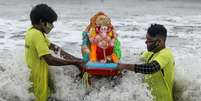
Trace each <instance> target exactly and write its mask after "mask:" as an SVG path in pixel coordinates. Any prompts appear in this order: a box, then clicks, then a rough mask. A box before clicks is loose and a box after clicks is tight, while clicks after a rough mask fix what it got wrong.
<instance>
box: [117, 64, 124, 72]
mask: <svg viewBox="0 0 201 101" xmlns="http://www.w3.org/2000/svg"><path fill="white" fill-rule="evenodd" d="M124 69H126V64H121V63H119V64H118V66H117V70H119V71H122V70H124Z"/></svg>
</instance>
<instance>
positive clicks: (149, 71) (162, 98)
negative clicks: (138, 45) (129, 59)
mask: <svg viewBox="0 0 201 101" xmlns="http://www.w3.org/2000/svg"><path fill="white" fill-rule="evenodd" d="M166 37H167V30H166V28H165V27H164V26H163V25H160V24H152V25H151V26H150V27H149V28H148V31H147V35H146V42H145V43H146V45H147V51H146V52H144V53H143V54H142V59H143V60H144V61H145V63H144V64H119V66H118V69H120V70H122V69H127V70H131V71H134V72H136V73H143V74H145V82H146V83H147V84H148V85H149V87H150V88H151V89H150V90H151V93H152V95H153V96H154V101H173V95H172V94H173V92H172V89H173V83H174V65H175V61H174V56H173V53H172V51H171V49H170V48H166V46H165V41H166Z"/></svg>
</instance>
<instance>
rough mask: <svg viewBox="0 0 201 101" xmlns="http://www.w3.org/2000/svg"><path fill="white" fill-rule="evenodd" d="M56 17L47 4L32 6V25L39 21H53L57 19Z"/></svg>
mask: <svg viewBox="0 0 201 101" xmlns="http://www.w3.org/2000/svg"><path fill="white" fill-rule="evenodd" d="M57 17H58V16H57V14H56V12H55V11H54V10H53V9H52V8H51V7H49V6H48V5H47V4H38V5H36V6H35V7H34V8H32V10H31V13H30V19H31V23H32V25H34V24H39V23H40V22H41V21H42V22H49V23H53V22H54V21H56V20H57Z"/></svg>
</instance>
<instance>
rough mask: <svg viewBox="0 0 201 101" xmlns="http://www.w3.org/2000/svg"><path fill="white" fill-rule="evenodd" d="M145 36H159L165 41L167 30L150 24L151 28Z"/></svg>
mask: <svg viewBox="0 0 201 101" xmlns="http://www.w3.org/2000/svg"><path fill="white" fill-rule="evenodd" d="M147 34H149V35H150V36H151V37H156V36H159V37H161V38H163V39H164V41H165V40H166V37H167V30H166V28H165V27H164V26H163V25H160V24H151V26H150V27H149V28H148V30H147Z"/></svg>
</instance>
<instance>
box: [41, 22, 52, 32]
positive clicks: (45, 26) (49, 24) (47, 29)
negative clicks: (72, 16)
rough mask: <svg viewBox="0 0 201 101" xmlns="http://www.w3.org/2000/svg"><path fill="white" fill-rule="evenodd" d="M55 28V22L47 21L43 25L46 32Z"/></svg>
mask: <svg viewBox="0 0 201 101" xmlns="http://www.w3.org/2000/svg"><path fill="white" fill-rule="evenodd" d="M53 28H54V25H53V23H49V22H46V23H45V24H44V26H43V30H44V32H45V33H46V34H48V33H49V32H50V31H51V30H52V29H53Z"/></svg>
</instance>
